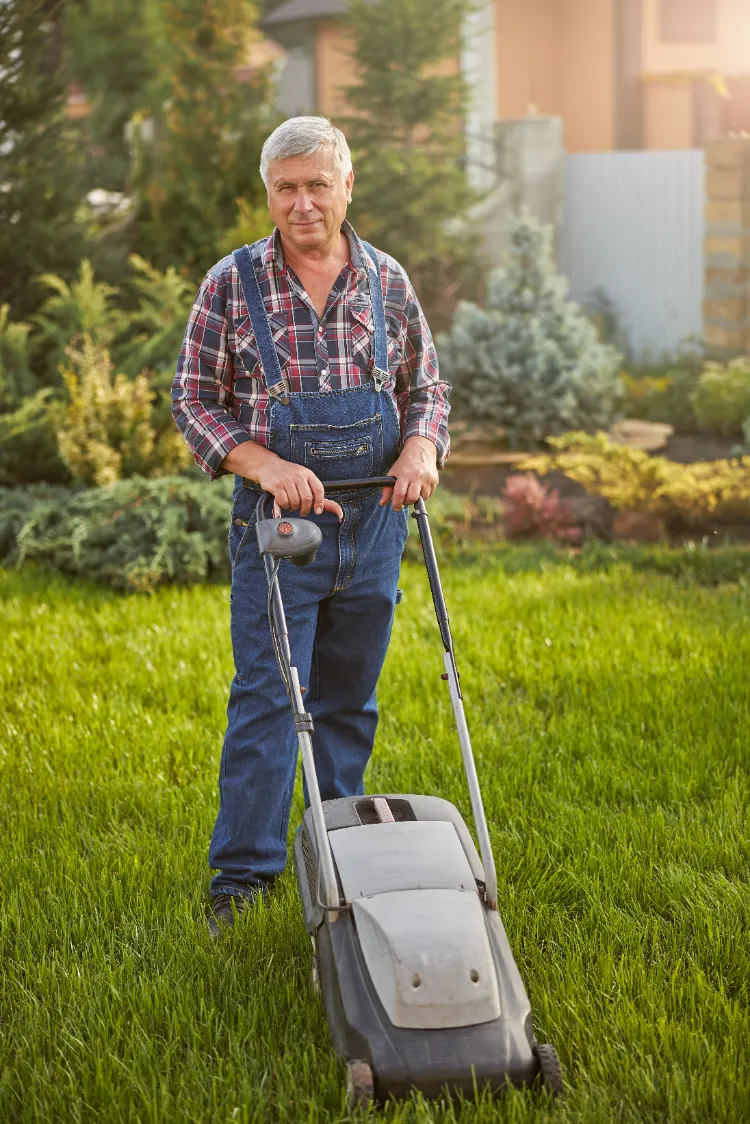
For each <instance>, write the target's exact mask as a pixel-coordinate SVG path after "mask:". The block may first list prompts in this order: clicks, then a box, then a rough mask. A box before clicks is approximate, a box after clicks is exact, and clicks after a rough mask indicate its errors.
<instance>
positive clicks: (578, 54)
mask: <svg viewBox="0 0 750 1124" xmlns="http://www.w3.org/2000/svg"><path fill="white" fill-rule="evenodd" d="M495 37H496V67H497V91H498V95H497V114H498V117H501V118H504V117H506V118H507V117H522V116H524V115H526V114H527V113H528V112H538V113H540V114H542V115H550V116H560V117H562V118H563V119H564V121H565V139H566V146H567V148H568V149H569V151H571V152H590V151H601V150H602V149H610V148H612V147H613V146H614V143H615V54H614V52H615V3H614V0H527V2H526V3H524V4H523V5H520V4H519V3H518V0H495Z"/></svg>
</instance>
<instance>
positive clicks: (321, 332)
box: [318, 324, 323, 336]
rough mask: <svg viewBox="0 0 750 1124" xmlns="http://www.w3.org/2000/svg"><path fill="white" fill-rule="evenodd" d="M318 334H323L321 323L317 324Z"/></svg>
mask: <svg viewBox="0 0 750 1124" xmlns="http://www.w3.org/2000/svg"><path fill="white" fill-rule="evenodd" d="M318 335H319V336H322V335H323V325H322V324H321V325H319V327H318Z"/></svg>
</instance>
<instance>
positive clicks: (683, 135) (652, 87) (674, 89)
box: [643, 81, 695, 150]
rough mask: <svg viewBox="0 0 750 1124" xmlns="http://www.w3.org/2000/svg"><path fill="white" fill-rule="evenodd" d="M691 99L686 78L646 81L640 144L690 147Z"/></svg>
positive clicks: (692, 143)
mask: <svg viewBox="0 0 750 1124" xmlns="http://www.w3.org/2000/svg"><path fill="white" fill-rule="evenodd" d="M694 133H695V115H694V98H693V88H692V83H691V82H689V81H681V82H678V81H672V82H653V81H652V82H646V83H645V84H644V88H643V147H644V148H650V149H655V150H663V149H674V148H693V146H694V143H695V142H694Z"/></svg>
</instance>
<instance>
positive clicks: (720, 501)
mask: <svg viewBox="0 0 750 1124" xmlns="http://www.w3.org/2000/svg"><path fill="white" fill-rule="evenodd" d="M548 444H549V445H550V446H552V448H553V450H554V452H552V453H549V454H545V455H542V456H535V457H529V458H527V459H526V460H525V461H524V462H523V463H522V464H521V465H520V466H519V468H520V469H521V470H522V471H525V472H529V471H531V472H537V473H539V474H540V475H544V474H546V473H548V472H562V473H564V474H565V475H566V476H567V477H569V478H570V479H571V480H576V481H577V482H578V483H579V484H582V485H583V487H584V488H585V489H586V491H587V492H588V493H589V494H591V495H599V496H603V497H604V498H605V499H607V500H609V502H610V503H611V504H612V505H613V506H614V507H616V508H619V509H620V510H621V511H640V512H647V513H648V514H651V515H656V516H658V517H659V518H661V519H663V520H664V521H665V523H667V524H679V523H687V524H691V525H695V526H699V525H700V524H702V523H705V522H718V523H741V522H744V521H750V456H748V457H742V458H739V459H737V460H723V461H701V462H699V463H697V464H676V463H674V462H673V461H668V460H666V459H665V458H664V457H651V456H649V455H648V453H644V452H642V451H641V450H639V449H630V448H628V447H627V446H625V445H616V444H615V443H614V442H613V441H610V440H609V438H608V437H607V436H606V434H604V433H598V434H597V435H596V436H595V437H592V436H590V435H589V434H586V433H566V434H564V435H563V436H562V437H555V438H550V440H549V442H548Z"/></svg>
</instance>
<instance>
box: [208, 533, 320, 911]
mask: <svg viewBox="0 0 750 1124" xmlns="http://www.w3.org/2000/svg"><path fill="white" fill-rule="evenodd" d="M324 519H325V517H321V519H320V520H317V521H318V522H320V523H321V524H322V523H323V521H324ZM331 522H332V524H333V525H331ZM326 524H327V525H326V526H324V528H323V529H324V540H323V545H322V546H321V548H320V550H319V551H318V557H317V559H316V561H315V563H313V565H312V566H308V567H304V568H303V567H297V566H293V565H292V564H291V563H290V562H282V563H281V566H280V569H279V582H280V585H281V590H282V597H283V600H284V608H285V614H286V618H287V625H288V628H289V637H290V641H291V647H292V661H293V663H294V664H295V665H296V666H297V668H298V670H299V675H300V682H301V684H302V685H303V686H306V685H307V684H308V682H309V675H310V661H311V656H312V649H313V643H314V639H315V633H316V629H317V624H318V606H319V603H320V601H321V600H322V599H323V598H324V597H325V596H326V594H327V593H329V592H330V589H331V587H332V585H333V583H334V580H335V574H336V572H337V567H338V552H337V539H336V530H337V522H336V518H335V516H333V517H328V520H326ZM254 540H255V536H254V530H253V532H252V541H249V542H248V544H247V546H246V547H244V548H243V550H242V553H241V555H240V556H239V557H238V559H237V561H236V564H235V565H234V567H233V572H232V598H231V633H232V649H233V652H234V664H235V671H236V674H235V677H234V679H233V681H232V686H231V690H230V694H229V704H228V707H227V731H226V734H225V737H224V744H223V746H222V752H221V766H220V774H219V796H220V805H219V814H218V816H217V819H216V824H215V827H214V831H213V836H212V838H211V845H210V848H209V865H210V866H211V867H212V868H214V869H218V871H219V873H218V874H216V875H215V877H214V878H213V880H212V882H211V893H212V894H217V893H235V894H240V893H243V892H247V891H248V890H250V889H252V888H253V887H254V886H258V885H267V884H269V883H271V882H273V880H274V879H275V878H276V877H277V876H278V875H279V874H280V873H281V872H282V870H283V869H284V866H285V864H286V857H287V830H288V824H289V808H290V804H291V799H292V793H293V790H294V779H295V770H296V763H297V737H296V734H295V731H294V725H293V722H292V716H291V711H290V706H289V699H288V697H287V694H286V691H285V689H284V685H283V683H282V681H281V676H280V674H279V669H278V666H277V664H276V658H275V655H274V651H273V645H272V642H271V636H270V631H269V625H268V616H267V599H268V586H267V582H266V575H265V570H264V568H263V562H262V560H261V558H260V556H259V554H258V550H257V546H256V545H255V541H254Z"/></svg>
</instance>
